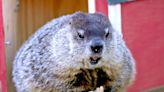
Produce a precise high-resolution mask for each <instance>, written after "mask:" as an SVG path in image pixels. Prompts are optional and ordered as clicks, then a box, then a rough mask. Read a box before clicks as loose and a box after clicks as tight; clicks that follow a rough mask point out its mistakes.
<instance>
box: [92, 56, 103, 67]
mask: <svg viewBox="0 0 164 92" xmlns="http://www.w3.org/2000/svg"><path fill="white" fill-rule="evenodd" d="M100 59H101V57H98V56H92V57H90V63H91V64H92V65H95V64H97V63H98V62H99V60H100Z"/></svg>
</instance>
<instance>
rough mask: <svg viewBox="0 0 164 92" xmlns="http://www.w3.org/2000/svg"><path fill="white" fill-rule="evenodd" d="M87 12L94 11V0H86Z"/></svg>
mask: <svg viewBox="0 0 164 92" xmlns="http://www.w3.org/2000/svg"><path fill="white" fill-rule="evenodd" d="M88 12H89V13H95V12H96V7H95V0H88Z"/></svg>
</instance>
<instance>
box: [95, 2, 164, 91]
mask: <svg viewBox="0 0 164 92" xmlns="http://www.w3.org/2000/svg"><path fill="white" fill-rule="evenodd" d="M121 6H122V7H121V16H122V33H123V36H124V39H125V40H126V43H127V45H128V47H129V48H130V49H131V51H132V53H133V55H134V57H135V59H136V65H137V76H136V81H135V82H134V84H133V86H131V88H130V89H129V91H128V92H143V91H145V90H147V89H151V88H154V87H158V86H162V85H164V71H163V69H164V0H136V1H133V2H129V3H124V4H121ZM96 11H97V12H102V13H104V14H105V15H107V14H108V12H107V11H108V9H107V1H106V0H96Z"/></svg>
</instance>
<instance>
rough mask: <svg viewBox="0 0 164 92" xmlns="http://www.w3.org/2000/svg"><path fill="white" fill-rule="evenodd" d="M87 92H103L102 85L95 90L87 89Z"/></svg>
mask: <svg viewBox="0 0 164 92" xmlns="http://www.w3.org/2000/svg"><path fill="white" fill-rule="evenodd" d="M89 92H104V88H103V86H101V87H98V88H96V90H95V91H89Z"/></svg>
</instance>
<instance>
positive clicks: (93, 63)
mask: <svg viewBox="0 0 164 92" xmlns="http://www.w3.org/2000/svg"><path fill="white" fill-rule="evenodd" d="M90 63H91V64H92V65H95V64H97V63H98V61H90Z"/></svg>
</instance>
